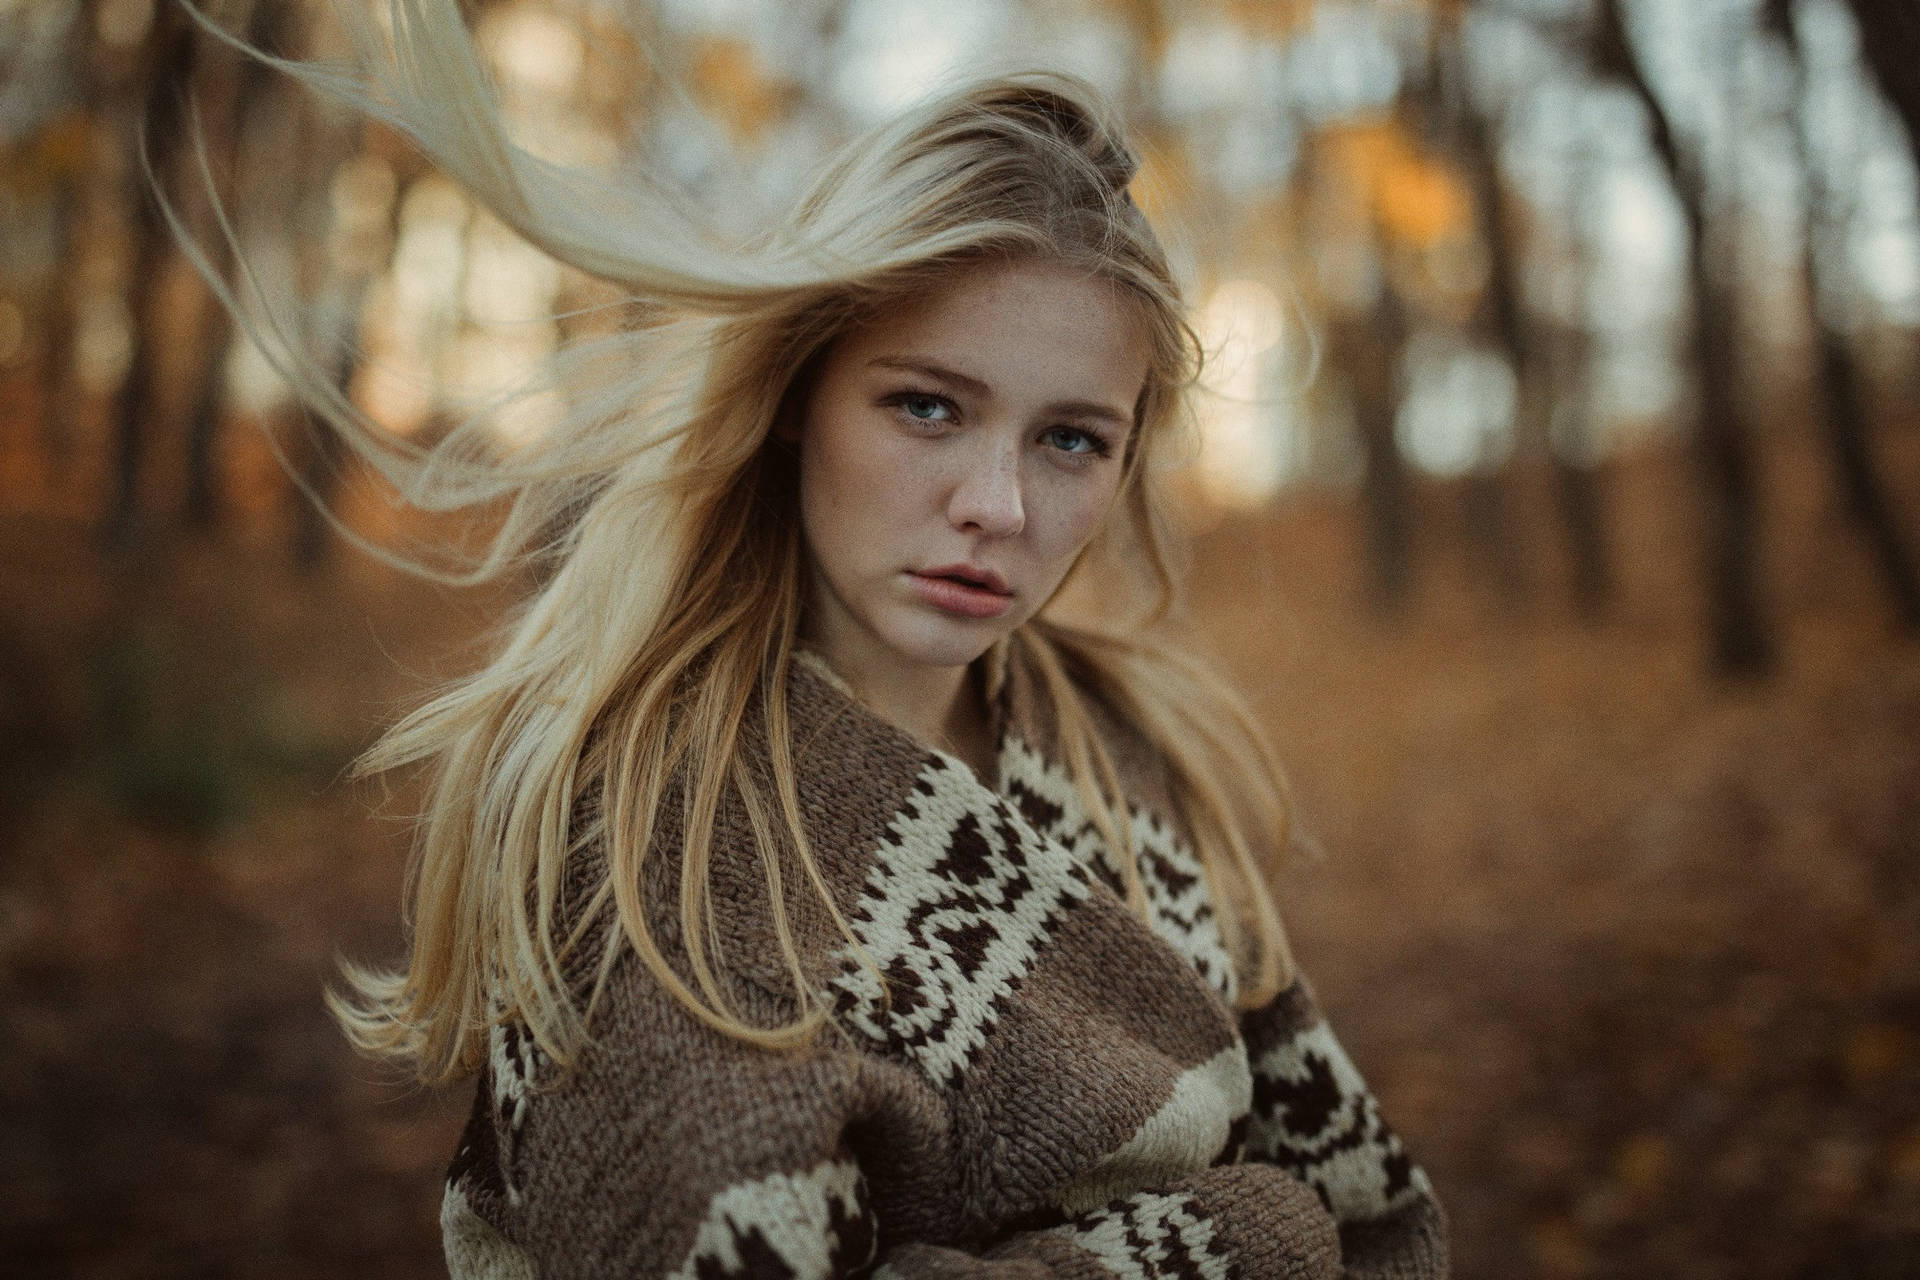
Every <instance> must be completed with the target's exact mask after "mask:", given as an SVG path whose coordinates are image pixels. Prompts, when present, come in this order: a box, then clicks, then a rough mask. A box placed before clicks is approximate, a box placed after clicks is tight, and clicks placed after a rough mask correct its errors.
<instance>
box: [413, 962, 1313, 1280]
mask: <svg viewBox="0 0 1920 1280" xmlns="http://www.w3.org/2000/svg"><path fill="white" fill-rule="evenodd" d="M617 985H618V986H619V988H620V990H619V991H618V992H617V993H615V992H611V991H610V993H609V994H610V995H616V994H617V999H616V1000H615V1002H614V1003H613V1004H612V1005H611V1006H610V1007H609V1008H607V1009H605V1010H604V1012H605V1013H606V1014H607V1015H608V1016H607V1017H606V1018H605V1019H604V1020H603V1021H602V1023H601V1024H600V1027H599V1030H598V1034H597V1037H596V1040H595V1042H594V1044H593V1045H592V1046H591V1047H590V1048H589V1050H588V1051H587V1052H586V1054H585V1055H584V1056H583V1057H582V1059H581V1061H580V1062H579V1064H578V1066H577V1068H576V1070H575V1071H573V1072H572V1073H571V1074H568V1075H561V1074H560V1073H559V1072H558V1070H557V1068H554V1067H553V1066H552V1065H551V1064H547V1063H544V1062H542V1061H541V1060H540V1057H539V1055H538V1054H537V1053H536V1052H534V1051H533V1050H532V1049H531V1046H530V1045H528V1044H527V1043H526V1041H525V1040H524V1039H523V1038H520V1037H517V1036H515V1035H513V1034H512V1033H511V1032H505V1031H503V1032H500V1033H497V1035H496V1043H495V1052H494V1054H493V1055H492V1062H491V1064H490V1066H489V1069H488V1072H487V1075H486V1078H485V1079H484V1080H483V1082H482V1091H481V1097H480V1099H479V1102H478V1104H477V1105H476V1108H475V1114H474V1118H473V1121H472V1123H471V1124H470V1125H469V1128H468V1132H467V1135H466V1139H465V1140H464V1141H463V1143H462V1146H461V1151H460V1156H459V1158H458V1159H457V1160H456V1162H455V1166H454V1169H453V1171H452V1177H451V1180H450V1183H449V1187H448V1194H447V1201H446V1210H445V1213H444V1215H443V1227H444V1229H445V1234H446V1242H447V1251H448V1265H449V1269H450V1271H451V1272H452V1274H453V1276H454V1277H456V1280H459V1278H460V1277H466V1276H481V1275H485V1276H515V1277H519V1276H533V1275H537V1276H540V1277H542V1278H543V1280H546V1278H548V1277H566V1276H583V1277H584V1276H596V1277H597V1276H621V1277H628V1276H649V1277H652V1276H672V1277H685V1278H687V1280H723V1278H729V1277H755V1278H756V1280H757V1278H759V1277H795V1278H799V1277H806V1278H809V1280H838V1278H840V1277H854V1276H866V1275H881V1276H889V1277H911V1278H914V1280H919V1278H921V1277H928V1278H936V1277H954V1278H960V1277H969V1278H978V1280H1003V1278H1004V1280H1012V1278H1013V1277H1045V1276H1063V1277H1069V1276H1070V1277H1085V1278H1087V1280H1105V1278H1107V1277H1112V1276H1156V1275H1170V1274H1179V1275H1197V1276H1216V1277H1222V1278H1224V1277H1225V1276H1227V1275H1229V1274H1233V1275H1238V1276H1241V1277H1244V1280H1266V1278H1269V1277H1271V1278H1274V1280H1278V1278H1279V1277H1309V1276H1311V1277H1328V1278H1332V1277H1336V1276H1338V1275H1339V1265H1340V1264H1339V1248H1340V1245H1339V1241H1338V1239H1337V1237H1336V1235H1335V1230H1334V1224H1333V1221H1332V1219H1331V1218H1330V1217H1329V1216H1328V1214H1327V1213H1326V1211H1325V1210H1324V1209H1323V1208H1322V1207H1321V1205H1320V1203H1319V1202H1318V1200H1317V1199H1316V1198H1315V1196H1314V1193H1313V1192H1312V1191H1310V1190H1309V1189H1308V1188H1307V1187H1306V1186H1304V1185H1303V1184H1302V1183H1301V1182H1300V1181H1299V1180H1297V1179H1296V1178H1295V1177H1293V1176H1292V1175H1291V1174H1290V1173H1289V1172H1288V1171H1286V1170H1285V1169H1283V1168H1281V1167H1279V1166H1277V1165H1257V1164H1255V1165H1237V1166H1217V1167H1214V1168H1209V1169H1203V1170H1199V1171H1197V1172H1195V1173H1192V1174H1190V1175H1187V1176H1185V1177H1181V1178H1177V1179H1174V1180H1171V1181H1169V1182H1168V1183H1167V1184H1166V1185H1163V1186H1157V1187H1154V1188H1151V1189H1149V1190H1143V1191H1141V1192H1138V1193H1136V1194H1134V1195H1131V1196H1129V1197H1127V1198H1125V1199H1122V1200H1116V1201H1113V1202H1111V1203H1109V1204H1107V1205H1105V1206H1103V1207H1100V1208H1097V1209H1094V1210H1092V1211H1089V1212H1087V1213H1084V1214H1081V1215H1080V1216H1078V1217H1075V1218H1072V1219H1070V1220H1067V1221H1064V1222H1060V1221H1057V1220H1055V1221H1053V1222H1050V1223H1048V1224H1047V1225H1045V1226H1044V1227H1041V1228H1038V1229H1031V1230H1018V1231H1012V1232H1011V1233H1006V1232H996V1231H995V1229H994V1227H993V1225H992V1224H993V1222H994V1217H993V1215H992V1214H990V1213H988V1212H986V1211H984V1210H983V1209H982V1208H981V1207H980V1206H979V1205H978V1204H976V1203H973V1202H972V1201H971V1200H969V1198H968V1197H967V1196H966V1195H965V1194H964V1192H963V1191H962V1189H961V1188H959V1187H958V1186H956V1183H958V1181H959V1180H960V1176H961V1175H960V1174H959V1172H958V1171H959V1170H960V1169H962V1168H963V1167H966V1166H967V1165H968V1164H969V1163H971V1164H972V1165H973V1166H974V1167H978V1166H979V1163H980V1162H979V1161H978V1160H977V1159H973V1160H971V1161H970V1160H969V1159H968V1157H969V1156H977V1155H978V1153H977V1152H961V1151H956V1150H954V1149H953V1146H952V1144H953V1141H954V1139H953V1133H954V1126H953V1123H952V1116H951V1113H950V1112H949V1111H948V1109H947V1106H946V1103H945V1102H944V1101H943V1100H942V1099H941V1097H940V1095H938V1094H936V1093H935V1092H934V1090H933V1089H932V1087H931V1086H930V1085H928V1084H927V1083H926V1082H925V1080H924V1079H923V1078H922V1077H921V1076H920V1075H919V1074H918V1073H917V1072H915V1071H914V1070H913V1069H912V1068H910V1067H907V1066H905V1065H902V1064H898V1063H895V1062H892V1061H888V1060H884V1059H880V1058H876V1057H874V1056H872V1055H870V1054H865V1053H862V1052H858V1051H856V1050H853V1049H842V1048H832V1049H828V1048H822V1049H813V1050H806V1051H798V1052H776V1051H769V1050H765V1049H761V1048H758V1047H756V1046H752V1045H748V1044H744V1043H742V1042H740V1041H737V1040H733V1039H730V1038H728V1037H725V1036H722V1035H719V1034H717V1033H714V1032H712V1031H711V1030H709V1029H708V1028H706V1027H705V1026H704V1025H703V1024H700V1023H699V1022H697V1021H696V1020H694V1019H693V1018H692V1017H691V1015H689V1014H687V1013H686V1012H685V1011H684V1010H683V1009H681V1008H680V1007H678V1006H677V1005H673V1004H672V1003H671V1002H670V1001H668V1000H666V999H665V998H663V997H657V996H656V997H653V998H648V997H647V995H646V992H645V989H644V984H642V983H639V982H631V983H619V984H617ZM743 1012H746V1013H748V1014H749V1016H754V1015H755V1013H756V1011H755V1010H752V1009H746V1010H743ZM757 1012H773V1011H772V1010H766V1011H757ZM932 1241H941V1242H943V1243H939V1244H936V1243H931V1242H932Z"/></svg>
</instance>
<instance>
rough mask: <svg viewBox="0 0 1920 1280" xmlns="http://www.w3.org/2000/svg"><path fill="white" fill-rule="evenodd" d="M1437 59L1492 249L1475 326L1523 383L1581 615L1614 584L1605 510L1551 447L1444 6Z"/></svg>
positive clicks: (1510, 237) (1485, 160) (1483, 135)
mask: <svg viewBox="0 0 1920 1280" xmlns="http://www.w3.org/2000/svg"><path fill="white" fill-rule="evenodd" d="M1437 38H1438V40H1439V43H1438V45H1437V46H1436V50H1435V52H1436V58H1437V62H1438V65H1439V70H1440V74H1441V75H1442V76H1443V77H1444V79H1445V81H1446V82H1447V84H1448V86H1449V91H1448V92H1447V93H1446V95H1445V98H1446V100H1447V101H1448V103H1449V104H1450V105H1451V107H1452V110H1451V111H1450V112H1449V115H1450V117H1451V118H1450V120H1449V121H1448V125H1449V129H1450V131H1451V133H1452V135H1453V137H1454V139H1455V141H1456V144H1457V149H1458V151H1459V153H1460V156H1461V159H1462V160H1463V161H1464V162H1465V166H1466V171H1467V176H1468V179H1469V181H1470V183H1471V184H1472V188H1473V195H1474V212H1475V217H1476V221H1477V223H1478V227H1479V232H1480V240H1481V243H1482V245H1484V246H1485V248H1486V251H1487V268H1488V270H1487V289H1486V295H1485V299H1484V302H1483V310H1482V315H1481V317H1480V318H1479V321H1478V323H1479V324H1480V325H1483V326H1485V327H1486V328H1487V329H1489V330H1490V331H1491V333H1492V335H1493V337H1494V339H1495V341H1497V342H1498V344H1499V346H1500V347H1501V349H1502V350H1504V351H1505V352H1506V355H1507V360H1508V362H1509V363H1510V364H1511V365H1512V367H1513V373H1514V378H1515V380H1516V382H1517V383H1518V386H1519V398H1518V403H1517V404H1516V405H1515V408H1514V413H1515V423H1514V427H1515V433H1516V435H1518V437H1519V438H1520V439H1521V440H1522V441H1525V442H1528V443H1529V444H1530V445H1531V446H1532V447H1533V448H1534V449H1535V450H1536V451H1537V452H1540V453H1543V454H1544V455H1545V457H1546V458H1547V460H1548V465H1549V466H1550V467H1551V469H1552V475H1553V497H1554V505H1555V509H1556V510H1557V511H1558V513H1559V516H1560V523H1561V526H1562V529H1563V530H1564V532H1565V535H1566V546H1567V551H1568V554H1569V557H1570V559H1571V560H1572V563H1573V580H1574V583H1575V595H1576V599H1577V601H1578V603H1579V605H1580V607H1581V610H1582V612H1583V613H1586V614H1588V615H1589V616H1591V615H1595V614H1598V613H1600V612H1601V611H1602V610H1603V608H1604V606H1605V603H1606V599H1607V596H1608V593H1609V586H1610V582H1611V574H1610V573H1609V571H1608V567H1607V551H1606V537H1605V511H1604V508H1603V506H1602V503H1601V499H1600V495H1599V493H1598V491H1597V489H1596V488H1595V485H1594V481H1593V473H1592V468H1591V467H1590V466H1588V465H1587V464H1586V463H1585V461H1584V460H1581V459H1576V458H1573V457H1569V456H1568V455H1567V454H1566V452H1565V451H1563V450H1558V449H1555V448H1554V447H1553V444H1552V432H1551V429H1550V422H1551V418H1552V415H1553V412H1554V403H1553V391H1554V385H1553V377H1552V372H1553V371H1552V368H1551V366H1550V362H1549V361H1548V360H1546V359H1545V358H1543V353H1542V351H1541V350H1540V349H1539V344H1538V343H1537V342H1536V341H1535V340H1534V334H1533V328H1532V326H1531V325H1530V324H1529V322H1528V320H1527V317H1526V315H1525V313H1524V311H1523V309H1522V307H1521V303H1520V267H1519V253H1518V250H1517V248H1516V246H1515V243H1514V234H1513V226H1512V221H1511V219H1510V218H1509V217H1508V213H1507V205H1506V182H1505V179H1504V177H1503V175H1502V173H1501V171H1500V161H1499V148H1498V143H1497V139H1496V134H1497V125H1496V122H1495V121H1493V120H1490V119H1489V118H1488V117H1487V116H1486V114H1485V113H1484V112H1482V111H1481V110H1480V108H1479V106H1478V104H1476V103H1475V102H1474V99H1473V92H1472V86H1471V85H1470V84H1469V83H1468V80H1467V67H1466V57H1465V51H1464V49H1463V48H1462V45H1461V32H1460V14H1459V11H1458V10H1449V11H1447V16H1446V18H1445V27H1444V29H1443V30H1442V31H1440V32H1439V33H1438V37H1437ZM1502 561H1503V562H1504V564H1503V568H1504V574H1503V576H1504V577H1506V578H1507V579H1509V581H1508V582H1507V583H1506V587H1507V591H1508V593H1509V595H1511V596H1514V597H1516V598H1517V597H1518V596H1520V595H1522V594H1524V592H1525V591H1526V583H1525V581H1524V575H1523V572H1522V569H1521V563H1520V559H1519V556H1518V554H1517V553H1516V551H1515V550H1514V548H1513V547H1512V546H1510V545H1509V546H1508V547H1507V550H1506V554H1505V556H1504V557H1502Z"/></svg>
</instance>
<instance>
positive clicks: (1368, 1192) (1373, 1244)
mask: <svg viewBox="0 0 1920 1280" xmlns="http://www.w3.org/2000/svg"><path fill="white" fill-rule="evenodd" d="M1240 1026H1241V1034H1242V1036H1243V1038H1244V1039H1245V1040H1246V1042H1247V1058H1248V1063H1249V1065H1250V1067H1251V1069H1252V1072H1253V1111H1252V1114H1251V1115H1250V1116H1249V1118H1248V1129H1247V1140H1246V1147H1245V1155H1246V1158H1247V1159H1248V1160H1253V1161H1262V1162H1268V1163H1272V1164H1277V1165H1279V1166H1280V1167H1282V1168H1284V1169H1286V1170H1287V1171H1289V1172H1290V1173H1292V1174H1293V1175H1294V1176H1295V1177H1297V1178H1298V1179H1299V1180H1300V1181H1302V1182H1304V1183H1305V1184H1306V1185H1308V1186H1309V1187H1312V1188H1313V1190H1314V1192H1315V1193H1316V1194H1317V1195H1318V1196H1319V1197H1320V1200H1321V1203H1323V1204H1324V1205H1325V1206H1326V1207H1327V1209H1328V1210H1329V1211H1330V1212H1331V1213H1332V1214H1333V1217H1334V1220H1335V1221H1336V1222H1337V1223H1338V1225H1339V1232H1340V1246H1341V1257H1342V1274H1343V1275H1346V1276H1350V1277H1366V1278H1369V1280H1372V1278H1375V1277H1378V1278H1380V1280H1416V1278H1422V1280H1423V1278H1425V1277H1435V1276H1445V1275H1447V1274H1448V1260H1447V1231H1446V1218H1445V1215H1444V1214H1443V1213H1442V1211H1441V1209H1440V1205H1439V1202H1438V1200H1436V1199H1435V1197H1434V1194H1433V1186H1432V1184H1431V1183H1430V1182H1429V1181H1428V1179H1427V1175H1426V1174H1425V1172H1423V1171H1422V1170H1421V1169H1420V1167H1419V1166H1418V1165H1416V1164H1414V1163H1413V1161H1412V1159H1411V1158H1410V1157H1409V1156H1408V1155H1407V1153H1406V1150H1405V1149H1404V1148H1403V1147H1402V1146H1401V1143H1400V1139H1399V1137H1398V1136H1397V1135H1396V1134H1395V1133H1394V1132H1393V1130H1392V1129H1391V1128H1389V1127H1388V1126H1387V1123H1386V1121H1385V1120H1383V1119H1382V1118H1381V1115H1380V1106H1379V1103H1378V1102H1377V1101H1376V1100H1375V1099H1374V1096H1373V1094H1372V1093H1370V1092H1369V1091H1368V1089H1367V1086H1366V1082H1365V1081H1364V1080H1362V1079H1361V1077H1360V1073H1359V1071H1357V1070H1356V1069H1355V1068H1354V1065H1353V1062H1352V1060H1351V1059H1349V1058H1348V1057H1347V1054H1346V1051H1345V1050H1344V1049H1342V1048H1341V1047H1340V1042H1339V1041H1338V1040H1336V1039H1335V1038H1334V1035H1333V1030H1332V1028H1330V1027H1329V1026H1328V1025H1327V1022H1326V1019H1325V1018H1323V1017H1322V1016H1321V1014H1320V1011H1319V1009H1318V1007H1317V1006H1316V1005H1315V1003H1314V1000H1313V995H1312V991H1311V988H1310V987H1309V986H1308V985H1307V983H1306V982H1305V981H1304V980H1303V979H1296V981H1295V982H1294V983H1293V985H1292V986H1290V987H1288V988H1287V989H1286V990H1285V991H1282V992H1281V993H1280V994H1279V995H1278V996H1276V997H1274V999H1273V1000H1272V1001H1271V1002H1269V1003H1268V1004H1266V1005H1264V1006H1262V1007H1261V1008H1259V1009H1256V1010H1252V1011H1250V1012H1247V1013H1243V1014H1242V1015H1241V1018H1240Z"/></svg>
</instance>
